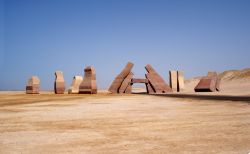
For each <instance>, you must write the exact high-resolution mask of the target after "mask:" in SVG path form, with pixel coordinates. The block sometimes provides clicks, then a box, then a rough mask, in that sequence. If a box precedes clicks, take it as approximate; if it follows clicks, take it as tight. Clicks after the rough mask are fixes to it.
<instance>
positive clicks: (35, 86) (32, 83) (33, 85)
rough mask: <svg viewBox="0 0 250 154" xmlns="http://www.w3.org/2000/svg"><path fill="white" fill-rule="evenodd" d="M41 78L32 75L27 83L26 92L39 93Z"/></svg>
mask: <svg viewBox="0 0 250 154" xmlns="http://www.w3.org/2000/svg"><path fill="white" fill-rule="evenodd" d="M39 89H40V79H39V78H38V77H37V76H32V77H31V78H30V79H29V80H28V82H27V85H26V94H39Z"/></svg>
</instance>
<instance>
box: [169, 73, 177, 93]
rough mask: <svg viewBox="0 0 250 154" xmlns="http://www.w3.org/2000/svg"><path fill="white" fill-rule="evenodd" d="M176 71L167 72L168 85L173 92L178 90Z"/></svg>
mask: <svg viewBox="0 0 250 154" xmlns="http://www.w3.org/2000/svg"><path fill="white" fill-rule="evenodd" d="M177 79H178V77H177V71H169V85H170V87H171V88H172V90H173V91H174V92H177V90H178V80H177Z"/></svg>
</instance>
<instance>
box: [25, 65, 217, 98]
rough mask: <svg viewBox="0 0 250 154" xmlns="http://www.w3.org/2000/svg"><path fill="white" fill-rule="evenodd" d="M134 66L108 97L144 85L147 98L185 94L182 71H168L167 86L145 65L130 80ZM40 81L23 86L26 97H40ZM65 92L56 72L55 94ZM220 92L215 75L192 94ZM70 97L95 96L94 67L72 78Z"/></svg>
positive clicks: (202, 81)
mask: <svg viewBox="0 0 250 154" xmlns="http://www.w3.org/2000/svg"><path fill="white" fill-rule="evenodd" d="M133 66H134V64H133V63H131V62H128V63H127V64H126V66H125V67H124V68H123V70H122V71H121V72H120V73H119V74H118V75H117V76H116V77H115V79H114V80H113V82H112V84H111V85H110V87H109V89H108V90H109V91H110V92H111V93H120V94H121V93H126V94H131V93H132V86H133V84H135V83H142V84H145V87H146V90H147V93H148V94H164V93H172V92H183V91H184V74H183V72H182V71H169V85H168V84H167V83H166V82H165V81H164V79H163V78H162V77H161V76H160V74H158V73H157V72H156V70H155V69H154V68H153V67H152V66H151V65H150V64H148V65H146V66H145V69H146V74H145V78H133V76H134V74H133V72H132V68H133ZM39 88H40V79H39V78H38V77H37V76H32V77H31V78H30V79H29V80H28V82H27V85H26V93H27V94H39ZM65 89H66V86H65V80H64V76H63V72H62V71H56V72H55V82H54V92H55V94H64V92H65ZM219 90H220V79H219V77H218V75H217V73H216V72H208V74H207V76H205V77H202V78H201V79H200V81H199V83H198V84H197V86H196V87H195V88H194V91H195V92H214V91H219ZM68 93H69V94H96V93H97V83H96V72H95V68H94V67H93V66H87V67H86V68H85V69H84V77H82V76H74V77H73V80H72V84H71V86H70V88H69V89H68Z"/></svg>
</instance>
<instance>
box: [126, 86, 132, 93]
mask: <svg viewBox="0 0 250 154" xmlns="http://www.w3.org/2000/svg"><path fill="white" fill-rule="evenodd" d="M125 93H126V94H131V93H132V85H131V84H130V83H129V84H128V86H127V88H126V90H125Z"/></svg>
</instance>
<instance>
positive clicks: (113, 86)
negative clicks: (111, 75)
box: [108, 62, 134, 93]
mask: <svg viewBox="0 0 250 154" xmlns="http://www.w3.org/2000/svg"><path fill="white" fill-rule="evenodd" d="M133 66H134V64H133V63H131V62H128V63H127V65H126V66H125V67H124V69H123V70H122V71H121V73H120V74H118V75H117V76H116V78H115V79H114V81H113V82H112V84H111V86H110V87H109V89H108V90H109V91H110V92H111V93H118V92H119V88H120V86H121V85H122V82H123V81H124V79H125V78H126V77H127V76H128V75H129V73H130V72H131V70H132V68H133Z"/></svg>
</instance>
